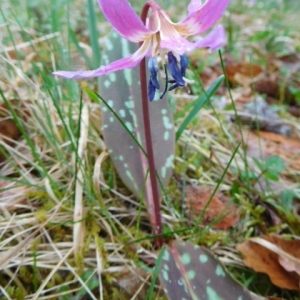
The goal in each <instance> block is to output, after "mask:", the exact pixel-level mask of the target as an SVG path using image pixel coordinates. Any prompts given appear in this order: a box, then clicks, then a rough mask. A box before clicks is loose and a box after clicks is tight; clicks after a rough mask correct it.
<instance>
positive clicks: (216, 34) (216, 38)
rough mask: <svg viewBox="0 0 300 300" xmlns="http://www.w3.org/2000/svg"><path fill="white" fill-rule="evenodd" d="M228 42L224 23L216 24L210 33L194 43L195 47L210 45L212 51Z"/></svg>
mask: <svg viewBox="0 0 300 300" xmlns="http://www.w3.org/2000/svg"><path fill="white" fill-rule="evenodd" d="M226 42H227V37H226V32H225V29H224V27H223V26H222V25H218V26H216V27H215V28H214V29H213V30H212V31H211V32H210V33H209V34H207V35H206V36H205V37H203V38H201V39H199V40H198V41H197V42H196V43H194V45H195V48H204V47H208V48H210V50H211V51H215V50H217V49H219V48H221V47H222V46H224V45H225V44H226Z"/></svg>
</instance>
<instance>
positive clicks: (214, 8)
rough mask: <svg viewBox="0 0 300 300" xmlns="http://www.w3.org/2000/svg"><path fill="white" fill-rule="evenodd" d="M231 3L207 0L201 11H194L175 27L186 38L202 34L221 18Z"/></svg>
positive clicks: (221, 0)
mask: <svg viewBox="0 0 300 300" xmlns="http://www.w3.org/2000/svg"><path fill="white" fill-rule="evenodd" d="M229 2H230V0H207V1H206V2H205V3H204V5H203V6H202V7H201V8H200V9H198V10H196V11H192V12H191V13H190V14H189V15H188V16H187V17H186V18H185V19H184V20H183V21H181V22H179V23H178V24H176V25H175V27H176V29H177V30H178V31H179V32H180V33H181V34H182V35H184V36H188V35H195V34H200V33H202V32H204V31H206V30H208V29H209V28H210V27H211V26H213V25H214V24H215V23H216V22H217V21H218V20H219V19H220V18H221V16H222V15H223V13H224V11H225V9H226V7H227V5H228V4H229Z"/></svg>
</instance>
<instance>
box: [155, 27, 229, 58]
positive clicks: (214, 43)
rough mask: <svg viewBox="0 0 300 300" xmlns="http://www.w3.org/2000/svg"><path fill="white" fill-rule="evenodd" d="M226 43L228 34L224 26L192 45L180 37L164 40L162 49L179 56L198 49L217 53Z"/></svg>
mask: <svg viewBox="0 0 300 300" xmlns="http://www.w3.org/2000/svg"><path fill="white" fill-rule="evenodd" d="M225 43H226V33H225V30H224V27H223V26H222V25H219V26H217V27H216V28H214V29H213V30H212V31H211V32H210V33H209V34H208V35H206V36H205V37H203V38H200V39H199V40H198V41H197V42H195V43H192V42H190V41H188V40H187V39H185V38H183V37H181V36H178V37H177V38H176V39H164V40H162V41H161V44H160V46H161V48H164V49H169V50H172V51H173V52H175V53H177V54H180V55H181V54H184V53H186V52H191V51H193V50H195V49H196V48H205V47H208V48H210V49H211V51H215V50H217V49H218V48H220V47H222V46H223V45H224V44H225Z"/></svg>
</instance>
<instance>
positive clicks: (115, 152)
mask: <svg viewBox="0 0 300 300" xmlns="http://www.w3.org/2000/svg"><path fill="white" fill-rule="evenodd" d="M136 49H137V45H135V44H130V43H128V42H127V41H126V40H124V39H122V38H120V37H119V36H118V35H117V34H116V33H112V34H111V35H110V36H109V37H108V40H107V43H106V47H105V51H104V52H103V53H102V64H103V65H106V64H108V63H109V62H112V61H114V60H116V59H119V58H122V57H126V56H128V55H129V54H131V53H133V52H134V51H136ZM99 85H100V95H101V97H102V98H103V99H104V100H105V101H106V103H107V104H108V105H109V106H110V107H111V108H112V109H113V110H114V112H115V113H116V114H117V115H118V116H119V117H120V119H121V120H122V122H123V124H122V123H120V121H119V120H118V119H117V118H116V116H115V115H114V114H113V113H112V112H111V111H110V109H109V108H108V107H107V106H102V112H103V126H102V130H103V134H104V139H105V143H106V145H107V147H108V149H109V153H110V155H111V159H112V161H113V163H114V166H115V168H116V169H117V171H118V174H119V175H120V177H121V179H122V180H123V182H124V183H125V184H126V185H127V187H128V188H129V189H130V190H131V191H132V192H133V193H134V194H136V195H137V196H139V197H140V196H141V195H143V194H145V179H146V177H147V176H148V175H147V173H148V162H147V159H146V157H145V155H144V154H143V151H141V149H140V148H139V147H138V145H137V143H136V142H135V141H134V139H133V138H132V136H130V134H129V133H128V132H127V131H126V129H125V128H124V126H126V127H127V129H128V130H129V131H130V132H131V133H132V135H133V136H134V137H135V138H136V140H137V141H138V142H139V143H140V144H141V146H142V148H143V149H146V147H145V136H144V125H143V115H142V99H141V92H140V81H139V68H135V69H132V70H128V69H126V70H122V71H118V72H115V73H112V74H109V75H106V76H101V77H100V79H99ZM162 86H163V85H162ZM149 106H150V107H149V109H150V117H151V130H152V141H153V148H154V156H155V166H156V170H157V173H158V175H159V177H160V180H161V182H162V184H163V185H164V184H166V183H167V182H168V180H169V178H170V175H171V171H172V167H173V157H174V147H175V138H174V136H175V133H174V124H173V119H172V114H171V112H170V109H169V106H168V102H167V99H166V97H164V99H162V100H158V101H155V100H154V101H153V102H151V103H149ZM148 177H149V176H148ZM148 177H147V178H148ZM146 192H149V191H147V190H146Z"/></svg>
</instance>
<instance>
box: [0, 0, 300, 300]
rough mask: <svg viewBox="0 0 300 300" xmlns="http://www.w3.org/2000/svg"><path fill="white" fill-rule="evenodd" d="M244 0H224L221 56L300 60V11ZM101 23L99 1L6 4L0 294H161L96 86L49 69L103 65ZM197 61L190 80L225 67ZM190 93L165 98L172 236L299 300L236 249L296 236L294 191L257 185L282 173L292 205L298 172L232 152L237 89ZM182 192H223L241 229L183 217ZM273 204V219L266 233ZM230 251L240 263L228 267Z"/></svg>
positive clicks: (166, 211) (0, 57)
mask: <svg viewBox="0 0 300 300" xmlns="http://www.w3.org/2000/svg"><path fill="white" fill-rule="evenodd" d="M132 2H133V1H132ZM161 2H162V1H161ZM175 2H176V1H168V3H167V2H164V6H165V8H166V9H168V8H170V11H171V13H172V14H174V13H175V11H176V10H178V11H182V10H181V8H184V7H185V3H184V2H182V3H180V4H179V5H180V7H177V6H176V5H172V3H175ZM186 2H187V1H186ZM244 2H245V3H240V1H232V4H231V6H230V8H229V12H230V14H229V15H226V16H225V17H224V18H223V20H222V22H223V23H224V24H225V26H226V27H227V30H228V34H229V43H228V45H227V46H226V48H225V50H224V52H223V53H222V57H223V58H224V56H226V55H228V54H230V55H231V56H232V57H234V58H237V59H238V60H243V59H245V60H247V61H251V62H253V63H259V64H261V65H262V66H263V65H266V64H267V60H268V57H267V55H268V54H272V55H277V56H280V55H283V54H287V49H294V50H295V51H296V52H298V53H299V52H300V49H299V39H300V38H299V25H298V23H299V22H296V21H295V20H298V19H297V18H298V17H297V16H298V14H299V12H300V8H299V7H297V6H296V4H293V3H292V1H291V3H290V2H288V3H285V2H284V1H268V3H266V4H261V3H259V4H258V5H257V6H254V7H252V8H248V7H247V4H246V2H247V1H244ZM294 2H296V1H294ZM133 4H134V6H135V7H136V8H137V9H139V6H138V3H137V2H134V3H133ZM93 8H95V10H93ZM233 15H235V16H237V15H238V16H242V17H243V18H240V19H239V18H235V17H233ZM175 18H178V19H180V17H178V16H175ZM260 22H261V23H260ZM297 27H298V28H297ZM109 28H110V27H109V25H108V24H107V22H106V21H105V20H104V18H103V16H102V15H101V13H100V12H99V11H98V8H97V5H96V3H95V2H94V1H79V0H78V1H77V0H76V1H69V0H64V1H50V0H44V1H35V0H27V1H21V3H20V1H8V0H4V1H2V2H1V4H0V32H1V34H0V36H1V38H2V45H1V46H2V47H1V48H0V61H1V64H0V70H1V72H0V74H1V75H0V99H1V100H0V103H5V104H6V106H7V107H8V110H9V112H10V115H11V117H12V119H13V121H14V122H15V124H16V125H17V127H18V129H19V130H20V132H21V135H22V137H21V139H19V140H17V141H14V142H12V144H11V145H8V144H7V143H5V141H4V140H3V139H1V140H0V147H1V153H3V154H4V155H5V160H4V162H2V163H1V166H0V167H1V169H0V193H1V196H0V198H1V197H2V199H1V200H0V201H1V207H0V210H1V217H0V254H1V256H0V267H1V274H0V299H59V300H68V299H130V297H132V296H133V294H134V293H135V292H136V291H137V290H138V289H139V288H140V298H141V299H143V297H146V296H147V297H148V298H147V299H166V298H165V296H164V295H163V293H161V292H159V288H158V286H157V284H158V283H157V281H156V277H155V276H157V273H158V265H157V264H155V262H156V259H157V257H159V255H158V251H157V250H156V249H154V246H153V236H151V233H150V231H151V230H150V226H149V218H148V215H147V209H146V207H145V203H144V202H142V201H139V200H138V199H136V198H135V197H134V196H132V195H131V194H130V192H129V191H128V189H127V188H126V187H125V186H124V184H123V183H122V182H121V180H120V178H119V176H118V174H116V172H115V170H114V168H113V165H112V162H111V160H110V158H109V155H108V154H107V152H106V145H105V141H104V140H103V137H102V133H101V130H100V128H101V111H100V107H99V103H98V102H97V101H96V99H93V98H92V96H91V93H89V92H88V91H91V90H92V91H95V92H98V91H97V81H96V80H90V81H85V82H77V81H74V80H61V79H57V78H55V77H54V76H53V75H52V74H51V72H52V71H53V70H58V69H68V70H71V69H73V68H75V69H76V68H78V69H88V68H91V67H96V66H97V65H99V61H100V59H101V50H102V48H101V47H102V46H103V38H104V37H105V36H106V35H107V33H108V31H109ZM287 46H288V47H287ZM241 53H242V55H241ZM200 60H201V61H200ZM191 61H192V62H193V63H192V65H191V70H190V71H189V72H188V74H187V76H188V77H191V78H192V77H194V76H198V77H199V73H200V71H203V70H204V69H205V68H209V67H211V65H212V64H214V63H216V62H217V63H218V65H220V58H219V55H218V53H214V54H211V55H210V56H209V57H208V56H207V54H204V51H203V50H199V51H198V50H197V51H196V52H195V53H194V54H191ZM225 63H226V62H225ZM284 76H285V73H282V78H284ZM220 83H221V79H220V78H219V79H217V81H215V82H214V85H209V86H208V87H207V88H209V87H210V89H206V90H207V92H208V93H209V95H208V96H209V97H210V96H211V94H214V92H211V93H210V91H211V90H214V87H215V86H219V84H220ZM298 88H299V87H298ZM192 91H193V92H194V93H195V91H196V92H197V93H196V94H192V95H189V94H187V93H186V91H180V92H179V93H176V94H175V95H174V94H171V96H169V97H170V99H169V100H170V102H171V105H172V107H173V109H174V116H175V122H176V128H177V139H178V140H177V143H176V157H175V168H174V174H175V176H174V177H172V179H171V182H170V184H169V185H168V186H167V188H166V191H165V192H166V194H167V199H164V200H163V202H162V213H163V215H164V226H165V229H166V232H167V231H168V234H166V236H167V239H171V238H177V239H183V240H189V241H192V242H197V243H199V244H202V245H206V246H208V247H212V248H213V249H214V250H215V253H216V254H218V253H222V254H223V255H222V256H220V259H221V260H223V261H224V262H225V263H226V264H227V265H228V266H229V268H228V270H229V272H230V274H232V275H233V277H235V278H236V279H237V280H238V281H239V282H241V283H242V284H243V285H245V286H246V287H247V288H249V289H251V290H252V291H253V292H255V293H258V294H261V295H269V296H271V295H273V296H278V297H284V298H286V299H299V297H298V296H297V295H296V294H295V293H294V292H289V291H287V290H283V289H280V288H278V287H276V286H274V285H273V284H272V283H271V282H270V281H269V280H268V279H267V277H265V276H263V282H264V285H263V286H262V284H260V282H261V280H262V277H261V276H262V275H259V274H257V273H256V272H254V271H253V270H250V269H249V268H246V267H245V266H244V265H243V263H242V260H241V257H240V256H239V255H237V254H236V250H235V246H236V245H237V244H238V243H241V242H244V241H245V240H247V239H248V238H250V237H253V236H259V235H263V234H267V233H277V234H280V235H282V236H288V237H295V236H299V234H300V232H299V216H295V214H293V212H292V208H293V203H292V200H291V199H290V198H288V197H289V195H278V194H272V193H266V192H263V191H260V190H258V189H257V188H256V187H255V184H256V183H257V180H258V178H264V179H265V180H266V182H267V183H268V184H272V183H276V181H275V179H276V178H278V179H283V178H284V179H289V181H291V182H293V183H295V185H296V188H294V189H293V190H292V192H293V193H294V194H295V195H296V197H299V188H298V186H297V185H298V182H299V179H300V178H299V172H298V171H296V170H293V169H292V168H291V169H282V170H281V169H280V170H276V174H275V175H276V176H275V177H276V178H274V177H272V176H271V177H270V174H268V173H266V172H265V170H264V168H263V165H260V164H257V163H255V161H254V160H253V159H252V158H251V157H248V156H247V153H246V151H245V147H244V145H243V142H242V144H241V147H238V146H239V144H240V140H241V139H240V134H241V130H242V128H243V126H242V125H241V124H240V123H239V122H237V123H232V122H230V121H229V116H230V115H232V114H230V113H232V112H233V113H236V109H235V107H234V101H235V97H236V94H235V93H233V95H232V102H231V103H230V102H228V103H227V106H226V107H225V109H221V110H220V109H218V108H217V107H213V106H211V105H210V104H207V103H206V104H204V102H205V101H206V99H207V97H208V96H206V95H205V94H204V93H203V86H202V83H201V82H198V81H197V80H196V83H195V86H194V87H192ZM296 92H297V91H296ZM218 97H219V96H216V95H214V96H212V100H214V101H219V100H220V98H218ZM12 100H17V104H16V103H15V102H13V101H12ZM192 101H195V102H192ZM191 103H195V106H193V104H191ZM283 117H284V118H288V117H289V116H288V115H284V116H283ZM291 122H294V123H295V124H296V120H293V119H292V121H291ZM295 128H296V129H295V130H296V135H299V128H298V127H297V126H296V127H295ZM244 138H245V137H244ZM245 142H246V141H245ZM225 171H226V172H225ZM268 175H269V177H268ZM271 175H272V174H271ZM273 175H274V174H273ZM179 183H180V184H179ZM189 184H196V185H198V186H213V187H216V189H217V188H219V189H221V190H222V191H224V192H226V193H227V194H228V195H230V196H231V198H232V201H233V202H234V203H235V204H236V205H237V206H238V207H239V216H240V220H241V222H239V224H238V225H237V226H236V228H233V229H230V230H227V231H219V230H214V229H212V226H208V227H206V226H203V225H201V224H199V223H198V222H200V219H198V220H193V221H191V220H188V219H187V217H186V216H185V212H184V205H183V203H184V186H186V185H189ZM178 185H180V187H178ZM182 187H183V188H182ZM288 188H289V187H288V186H287V187H286V189H288ZM282 197H283V198H282ZM284 197H286V198H284ZM282 199H285V200H284V201H282ZM298 199H299V198H298ZM296 201H298V200H296ZM266 207H267V208H268V209H267V208H266ZM270 208H272V210H275V211H276V213H277V215H278V216H279V219H280V222H279V224H277V225H274V226H272V227H271V228H268V220H269V219H268V218H269V216H268V215H267V214H268V211H269V210H270ZM74 212H75V214H74ZM198 225H199V226H198ZM266 229H267V230H269V231H267V232H266ZM226 255H227V256H226ZM231 257H235V258H236V261H235V260H233V259H231V261H230V259H226V258H231ZM158 261H159V258H158ZM228 261H230V263H228ZM152 272H153V274H155V276H154V277H153V278H152V279H151V276H150V275H151V274H152ZM136 274H138V275H136ZM126 278H127V279H128V278H129V279H130V280H129V283H128V282H127V281H126V280H125V279H126ZM134 282H136V284H135V285H134ZM132 290H133V292H132ZM143 295H144V296H143ZM144 299H146V298H144Z"/></svg>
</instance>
